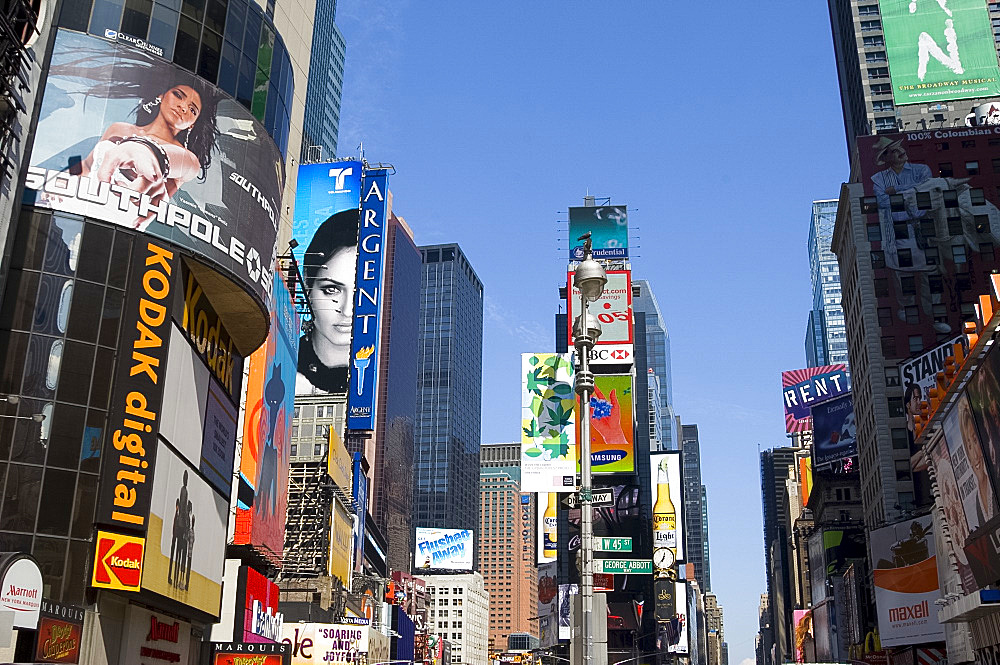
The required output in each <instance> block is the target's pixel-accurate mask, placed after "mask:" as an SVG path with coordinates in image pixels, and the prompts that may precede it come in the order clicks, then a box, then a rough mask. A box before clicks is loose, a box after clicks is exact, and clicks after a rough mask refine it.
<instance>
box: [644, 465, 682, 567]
mask: <svg viewBox="0 0 1000 665" xmlns="http://www.w3.org/2000/svg"><path fill="white" fill-rule="evenodd" d="M649 469H650V472H651V473H650V487H652V488H653V495H652V500H653V525H654V526H653V548H654V550H655V549H659V548H660V547H669V548H671V549H673V550H674V555H675V556H674V559H675V560H676V561H683V560H684V485H683V484H682V480H683V479H682V476H681V454H680V453H679V452H676V451H671V452H663V453H650V454H649ZM656 506H660V507H661V510H660V514H661V515H663V514H664V513H665V512H669V511H668V510H666V509H668V508H669V507H672V508H673V510H674V514H675V517H674V518H673V525H674V526H673V529H672V531H673V536H672V537H671V536H670V535H669V534H668V533H667V531H669V530H671V529H669V528H668V527H667V526H664V527H663V528H662V529H661V528H658V527H660V526H661V525H669V523H670V520H669V519H668V520H664V519H662V518H661V519H660V520H659V521H657V511H656ZM655 558H656V557H655V552H654V559H655ZM653 565H654V566H656V561H655V560H654V562H653Z"/></svg>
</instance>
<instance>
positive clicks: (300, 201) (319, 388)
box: [292, 161, 362, 395]
mask: <svg viewBox="0 0 1000 665" xmlns="http://www.w3.org/2000/svg"><path fill="white" fill-rule="evenodd" d="M361 167H362V164H361V162H354V161H346V162H329V163H325V164H307V165H304V166H300V167H299V174H298V180H297V185H296V187H297V188H296V191H295V214H294V222H293V226H292V237H293V238H294V239H295V240H296V242H297V243H298V246H297V247H296V248H295V249H294V250H293V252H294V254H295V259H296V260H297V261H298V264H299V271H300V272H301V274H302V279H303V280H304V281H305V284H304V285H303V287H304V289H305V293H306V295H307V296H308V298H309V306H310V309H311V311H312V318H311V319H309V320H307V321H306V322H305V323H304V324H303V326H302V332H303V334H302V338H301V339H300V340H299V362H298V370H299V372H298V378H297V379H296V382H295V393H296V394H297V395H312V394H324V393H334V394H346V393H347V379H348V364H349V361H350V358H351V333H352V331H353V325H354V301H355V285H356V281H357V280H356V270H357V261H358V225H359V219H360V217H359V215H360V206H361Z"/></svg>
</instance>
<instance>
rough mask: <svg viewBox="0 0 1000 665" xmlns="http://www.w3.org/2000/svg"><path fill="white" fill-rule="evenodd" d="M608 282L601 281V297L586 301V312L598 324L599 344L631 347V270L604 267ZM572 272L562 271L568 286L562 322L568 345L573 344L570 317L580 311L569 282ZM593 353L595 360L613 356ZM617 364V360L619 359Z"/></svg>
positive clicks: (607, 361)
mask: <svg viewBox="0 0 1000 665" xmlns="http://www.w3.org/2000/svg"><path fill="white" fill-rule="evenodd" d="M607 275H608V283H607V284H605V285H604V292H603V293H601V297H600V298H598V299H597V300H595V301H594V302H592V303H590V306H589V308H588V312H589V314H588V316H593V317H594V318H595V319H597V321H598V322H599V323H600V324H601V336H600V337H599V338H598V339H597V344H598V345H599V346H615V347H618V346H621V345H627V346H628V347H629V348H631V345H632V343H633V342H634V338H633V327H632V326H633V317H632V272H631V271H630V270H609V271H607ZM574 277H575V275H574V273H573V272H569V273H567V275H566V283H567V284H569V285H570V286H571V287H572V288H571V289H570V292H569V295H568V297H567V298H566V312H567V316H566V325H567V333H566V335H567V337H566V339H567V340H569V342H568V344H569V346H570V347H572V346H573V321H574V319H575V318H576V317H577V316H579V315H580V289H578V288H576V286H575V285H574V283H573V279H574ZM595 355H596V354H595V353H594V352H591V356H592V358H591V360H592V361H596V362H597V364H612V363H611V361H612V360H617V359H614V358H607V359H605V358H601V357H600V356H597V357H593V356H595ZM619 364H620V361H619Z"/></svg>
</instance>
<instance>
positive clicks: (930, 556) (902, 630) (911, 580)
mask: <svg viewBox="0 0 1000 665" xmlns="http://www.w3.org/2000/svg"><path fill="white" fill-rule="evenodd" d="M932 521H933V520H932V518H931V516H930V515H924V516H923V517H918V518H916V519H912V520H905V521H902V522H897V523H895V524H891V525H889V526H886V527H883V528H881V529H875V530H874V531H872V532H871V535H870V544H871V560H872V562H873V563H874V564H875V570H874V571H873V574H874V579H875V605H876V610H877V614H878V628H879V636H880V638H881V640H882V646H883V647H894V646H903V645H907V644H917V643H920V642H937V641H941V640H944V629H943V628H942V627H941V624H940V623H938V619H937V606H936V605H934V601H935V600H937V599H938V598H940V590H939V589H938V574H937V561H936V559H935V554H936V551H935V547H934V533H933V526H932Z"/></svg>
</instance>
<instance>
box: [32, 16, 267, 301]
mask: <svg viewBox="0 0 1000 665" xmlns="http://www.w3.org/2000/svg"><path fill="white" fill-rule="evenodd" d="M284 182H285V175H284V160H283V159H282V156H281V153H280V152H279V151H278V148H277V146H276V145H275V144H274V141H272V140H271V137H270V136H269V135H268V133H267V131H265V130H264V128H263V127H262V126H261V125H260V123H258V122H257V120H255V119H254V117H253V116H252V115H251V114H250V113H249V112H248V111H247V110H246V109H244V108H243V107H242V106H241V105H240V104H239V103H238V102H236V100H234V99H231V98H230V97H228V96H227V95H226V94H225V93H223V92H221V91H220V90H218V89H217V88H215V87H214V86H211V85H209V84H207V83H206V82H205V80H204V79H202V78H200V77H198V76H195V75H194V74H191V73H189V72H186V71H184V70H183V69H181V68H179V67H177V66H176V65H174V64H173V63H170V62H168V61H166V60H163V59H162V58H157V57H155V56H152V55H149V54H146V53H143V52H142V51H140V50H138V49H135V48H131V47H130V46H127V45H118V44H112V43H109V42H107V41H104V40H102V39H99V38H97V37H94V36H91V35H84V34H80V33H76V32H70V31H67V30H59V31H58V34H57V36H56V40H55V45H54V47H53V51H52V61H51V66H50V69H49V75H48V80H47V82H46V86H45V92H44V97H43V101H42V107H41V111H40V113H39V120H38V129H37V132H36V134H35V143H34V147H33V149H32V154H31V160H30V166H29V168H28V173H27V179H26V181H25V192H24V199H25V202H26V203H29V204H32V205H35V206H38V207H42V208H50V209H53V210H62V211H64V212H70V213H76V214H80V215H87V216H89V217H94V218H96V219H100V220H103V221H106V222H110V223H112V224H117V225H119V226H124V227H126V228H130V229H136V230H139V231H142V232H143V233H146V234H148V235H151V236H155V237H157V238H162V239H164V240H167V241H169V242H172V243H176V244H177V245H180V246H182V247H184V248H186V249H188V250H190V251H192V252H194V253H196V254H197V255H199V256H201V257H204V258H205V259H206V260H207V261H209V262H211V263H212V264H213V265H214V266H215V267H216V269H217V270H219V271H220V272H222V273H223V274H226V275H229V276H230V277H231V278H232V279H234V280H235V281H236V282H237V283H239V284H240V285H241V286H243V288H244V289H246V290H247V291H248V292H249V293H251V294H253V295H254V296H255V297H256V299H257V300H258V302H259V303H260V305H261V306H262V308H263V306H264V305H265V304H266V303H267V302H268V300H269V299H270V296H271V279H272V267H273V265H274V258H275V240H276V238H277V228H278V226H277V221H278V215H279V213H280V210H281V208H280V204H281V192H282V189H283V188H284Z"/></svg>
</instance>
